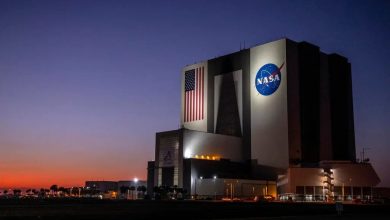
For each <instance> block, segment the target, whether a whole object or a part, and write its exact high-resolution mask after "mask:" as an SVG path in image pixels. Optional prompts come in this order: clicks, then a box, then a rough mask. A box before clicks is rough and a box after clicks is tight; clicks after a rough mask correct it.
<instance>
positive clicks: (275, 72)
mask: <svg viewBox="0 0 390 220" xmlns="http://www.w3.org/2000/svg"><path fill="white" fill-rule="evenodd" d="M283 66H284V62H283V63H282V65H281V66H280V67H279V69H278V70H275V71H274V72H273V73H271V76H275V75H276V74H278V73H279V72H280V71H281V70H282V68H283Z"/></svg>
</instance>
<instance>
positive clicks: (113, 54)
mask: <svg viewBox="0 0 390 220" xmlns="http://www.w3.org/2000/svg"><path fill="white" fill-rule="evenodd" d="M284 37H287V38H290V39H292V40H294V41H308V42H310V43H313V44H315V45H318V46H320V47H321V50H322V51H324V52H326V53H333V52H334V53H339V54H341V55H343V56H345V57H347V58H348V59H349V62H351V64H352V80H353V99H354V118H355V136H356V137H355V138H356V151H357V154H356V155H357V156H359V153H360V152H361V151H362V149H363V147H364V148H368V149H367V150H366V155H367V156H368V157H369V158H370V159H371V161H372V163H373V165H374V168H375V169H376V170H377V172H378V174H379V176H380V178H381V180H382V183H381V186H390V172H389V171H388V168H389V167H390V160H389V156H390V132H389V131H390V116H389V113H390V88H389V87H390V71H389V70H388V65H389V59H390V1H369V0H367V1H329V0H327V1H308V0H307V1H243V0H240V1H238V0H237V1H210V0H208V1H207V0H197V1H145V0H142V1H32V0H31V1H13V0H0V189H2V188H8V187H37V188H38V187H49V186H50V185H51V184H58V185H61V186H82V185H84V181H85V180H126V179H133V178H134V177H138V178H140V179H146V166H147V161H148V160H153V159H154V144H155V133H156V132H159V131H165V130H173V129H177V128H178V127H179V117H180V72H181V69H182V68H183V67H184V66H185V65H187V64H192V63H195V62H198V61H201V60H206V59H210V58H214V57H216V56H221V55H224V54H227V53H232V52H235V51H238V50H239V49H240V44H243V43H244V42H245V45H246V47H247V48H248V47H251V46H253V45H255V44H259V43H266V42H269V41H273V40H277V39H280V38H284Z"/></svg>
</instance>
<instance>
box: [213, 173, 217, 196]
mask: <svg viewBox="0 0 390 220" xmlns="http://www.w3.org/2000/svg"><path fill="white" fill-rule="evenodd" d="M213 179H214V181H213V182H214V200H217V189H216V183H215V182H216V180H217V175H214V176H213Z"/></svg>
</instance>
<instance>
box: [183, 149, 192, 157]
mask: <svg viewBox="0 0 390 220" xmlns="http://www.w3.org/2000/svg"><path fill="white" fill-rule="evenodd" d="M191 156H192V152H191V149H186V150H185V151H184V158H191Z"/></svg>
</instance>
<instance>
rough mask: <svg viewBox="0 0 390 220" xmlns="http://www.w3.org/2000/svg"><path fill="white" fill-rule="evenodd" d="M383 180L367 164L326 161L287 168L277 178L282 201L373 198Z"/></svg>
mask: <svg viewBox="0 0 390 220" xmlns="http://www.w3.org/2000/svg"><path fill="white" fill-rule="evenodd" d="M379 182H380V180H379V177H378V175H377V174H376V172H375V171H374V169H373V168H372V166H371V164H368V163H352V162H349V161H324V162H320V164H319V166H318V167H315V168H302V167H294V168H288V169H287V172H286V173H285V174H284V175H280V176H279V178H278V181H277V186H278V194H279V199H280V200H293V201H352V200H371V199H372V197H373V196H374V193H373V192H374V191H373V187H375V186H376V185H377V184H378V183H379Z"/></svg>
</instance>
